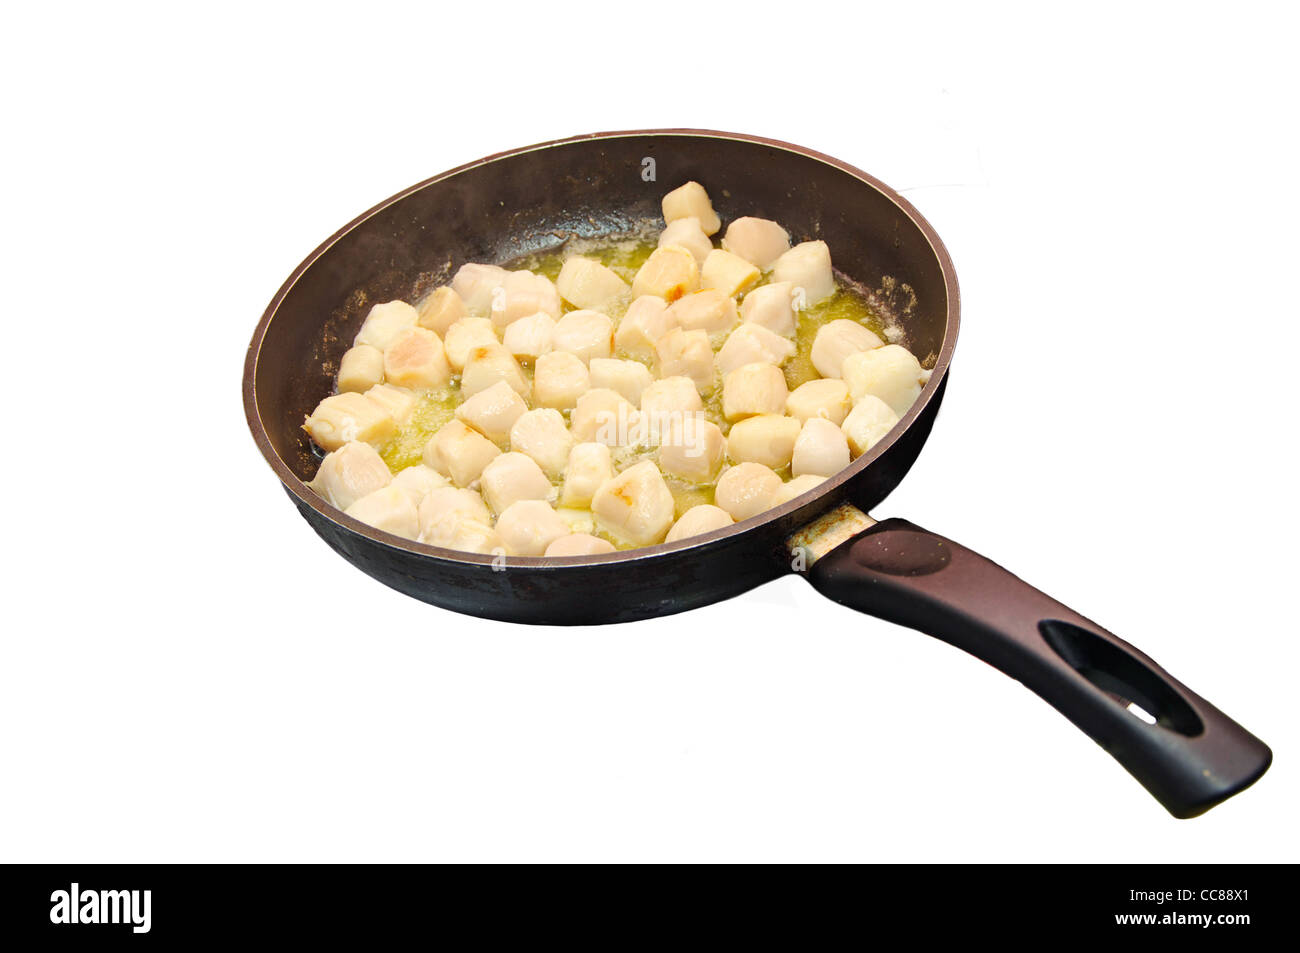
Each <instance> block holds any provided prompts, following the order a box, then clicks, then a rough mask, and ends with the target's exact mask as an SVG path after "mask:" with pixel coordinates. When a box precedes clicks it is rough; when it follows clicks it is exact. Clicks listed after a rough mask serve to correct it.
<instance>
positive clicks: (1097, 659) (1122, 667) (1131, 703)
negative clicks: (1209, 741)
mask: <svg viewBox="0 0 1300 953" xmlns="http://www.w3.org/2000/svg"><path fill="white" fill-rule="evenodd" d="M1038 631H1039V632H1040V633H1041V634H1042V636H1043V640H1044V641H1045V642H1047V644H1048V645H1050V646H1051V647H1052V651H1054V652H1055V653H1056V654H1057V655H1059V656H1060V657H1061V659H1062V660H1063V661H1064V662H1065V663H1066V664H1067V665H1069V666H1070V667H1071V668H1072V669H1074V670H1075V671H1076V672H1078V673H1079V674H1080V675H1081V676H1082V677H1083V678H1085V679H1087V680H1088V681H1089V682H1090V683H1092V684H1093V685H1095V686H1096V687H1097V688H1099V689H1101V690H1102V691H1103V692H1105V693H1106V694H1107V695H1109V696H1110V697H1111V698H1112V699H1114V701H1115V702H1116V703H1117V704H1118V705H1119V706H1120V707H1122V708H1126V709H1128V710H1129V711H1130V712H1131V713H1132V714H1134V715H1135V716H1136V717H1139V718H1141V715H1138V714H1137V712H1136V711H1133V708H1134V707H1136V708H1137V710H1138V711H1140V712H1142V714H1145V715H1147V716H1148V718H1141V720H1142V721H1146V722H1147V723H1148V724H1152V723H1154V724H1157V725H1159V726H1161V727H1162V728H1168V729H1169V730H1171V731H1176V732H1178V733H1179V734H1181V735H1187V736H1189V737H1191V736H1194V735H1199V734H1200V733H1201V732H1202V731H1204V730H1205V726H1204V725H1202V724H1201V719H1200V716H1199V715H1197V714H1196V712H1195V711H1194V710H1193V709H1192V707H1191V706H1190V705H1188V704H1187V702H1186V701H1184V700H1183V697H1182V696H1181V695H1179V694H1178V692H1176V691H1174V689H1173V688H1171V687H1170V686H1169V684H1168V683H1167V682H1166V681H1165V680H1164V679H1163V678H1161V677H1160V676H1159V675H1157V674H1156V673H1155V672H1153V671H1152V670H1151V669H1150V668H1149V667H1147V665H1146V664H1145V663H1143V662H1140V661H1138V660H1137V659H1136V658H1134V657H1133V656H1132V655H1129V654H1128V653H1127V652H1125V651H1124V650H1123V649H1121V648H1120V647H1119V646H1118V645H1116V644H1115V643H1113V642H1111V641H1109V640H1107V639H1104V638H1102V637H1101V636H1100V635H1097V634H1096V633H1095V632H1089V631H1088V630H1087V629H1084V628H1081V627H1079V626H1077V625H1074V624H1073V623H1070V622H1061V621H1060V620H1057V619H1044V620H1043V621H1042V622H1040V623H1038ZM1148 719H1150V720H1148Z"/></svg>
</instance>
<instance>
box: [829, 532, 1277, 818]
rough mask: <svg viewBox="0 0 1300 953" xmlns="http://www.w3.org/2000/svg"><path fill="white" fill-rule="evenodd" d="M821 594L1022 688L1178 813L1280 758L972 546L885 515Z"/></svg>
mask: <svg viewBox="0 0 1300 953" xmlns="http://www.w3.org/2000/svg"><path fill="white" fill-rule="evenodd" d="M808 577H809V580H810V581H811V582H812V585H813V587H814V588H816V589H817V590H818V591H819V592H821V593H822V594H823V595H825V596H828V597H829V598H831V599H833V600H835V601H836V602H839V603H841V604H843V605H846V606H849V607H850V608H852V609H857V610H859V611H861V612H866V613H870V614H871V615H874V616H879V617H880V618H882V619H888V620H889V621H891V622H897V623H898V624H900V625H905V626H908V627H909V628H913V629H918V630H920V631H921V632H925V633H926V634H928V635H932V636H935V637H936V638H939V639H942V640H943V641H945V642H948V643H951V644H952V645H955V646H957V647H958V648H960V649H964V650H965V651H967V652H969V653H971V654H972V655H974V656H976V657H977V658H980V659H983V660H984V661H985V662H988V663H989V664H990V665H992V666H993V667H994V668H997V669H999V670H1000V671H1002V672H1005V673H1006V674H1008V675H1010V676H1011V677H1012V678H1015V679H1018V680H1019V681H1021V682H1023V683H1024V684H1025V686H1026V687H1027V688H1029V689H1030V690H1031V691H1033V692H1035V693H1036V694H1038V695H1039V696H1041V697H1042V698H1043V699H1045V700H1046V701H1047V702H1048V703H1050V704H1051V705H1052V706H1053V707H1055V708H1056V709H1057V710H1058V711H1060V712H1061V713H1062V714H1063V715H1065V717H1066V718H1069V719H1070V720H1071V721H1072V722H1074V723H1075V725H1077V726H1078V727H1079V728H1081V729H1083V731H1084V732H1085V733H1087V735H1088V736H1089V737H1091V738H1092V739H1093V740H1094V741H1096V742H1097V743H1098V744H1099V745H1101V746H1102V747H1103V748H1105V749H1106V750H1107V751H1108V752H1110V754H1111V755H1112V756H1113V757H1114V758H1115V759H1116V760H1117V761H1119V763H1120V764H1122V765H1123V766H1124V767H1125V768H1126V769H1127V770H1128V771H1129V773H1130V774H1132V775H1133V776H1134V777H1135V778H1137V779H1138V781H1139V782H1141V783H1142V785H1143V786H1144V787H1145V788H1146V789H1147V790H1148V791H1150V792H1151V794H1153V795H1154V796H1155V798H1156V800H1158V801H1159V802H1160V803H1161V804H1163V805H1164V806H1165V808H1166V809H1168V811H1169V813H1171V814H1173V815H1174V816H1175V817H1195V816H1196V815H1198V814H1201V813H1203V812H1205V811H1208V810H1209V809H1210V808H1212V807H1214V805H1216V804H1218V803H1219V802H1220V801H1223V800H1226V799H1227V798H1230V797H1232V795H1234V794H1236V793H1238V792H1239V791H1242V790H1244V789H1245V788H1247V787H1249V786H1250V785H1251V784H1252V783H1254V782H1255V781H1256V780H1258V779H1259V777H1260V776H1261V775H1263V773H1264V772H1265V771H1266V770H1268V766H1269V763H1270V762H1271V761H1272V759H1273V753H1272V752H1271V751H1270V750H1269V749H1268V746H1267V745H1265V744H1264V743H1263V742H1262V741H1260V740H1259V739H1258V738H1256V737H1255V736H1254V735H1252V734H1251V733H1250V732H1248V731H1247V730H1246V729H1244V728H1242V727H1241V726H1240V725H1238V724H1237V723H1236V722H1235V721H1233V720H1232V719H1230V718H1229V717H1228V716H1227V715H1225V714H1223V712H1221V711H1219V710H1218V709H1217V708H1215V707H1214V706H1213V705H1211V704H1210V703H1209V702H1207V701H1205V700H1204V699H1203V698H1201V697H1200V696H1199V695H1196V694H1195V693H1193V692H1192V691H1190V690H1189V689H1188V688H1186V687H1185V686H1184V685H1182V684H1181V683H1180V682H1178V681H1177V680H1176V679H1174V678H1173V677H1172V676H1171V675H1169V673H1168V672H1166V671H1165V670H1164V669H1162V668H1161V667H1160V666H1159V665H1157V664H1156V663H1155V662H1154V661H1152V660H1151V659H1150V658H1149V657H1147V656H1146V655H1144V654H1143V653H1142V652H1140V651H1138V650H1137V649H1136V648H1134V647H1133V646H1131V645H1129V644H1128V643H1127V642H1124V641H1122V640H1121V639H1118V638H1116V637H1115V636H1114V635H1112V634H1111V633H1109V632H1107V631H1106V630H1105V629H1103V628H1101V626H1099V625H1097V624H1096V623H1094V622H1090V621H1089V620H1087V619H1085V618H1084V617H1083V616H1081V615H1079V614H1078V613H1076V612H1073V611H1072V610H1070V609H1067V608H1066V607H1065V606H1063V605H1061V604H1060V603H1059V602H1057V601H1056V600H1055V599H1052V598H1051V597H1050V596H1048V595H1046V594H1045V593H1042V592H1039V591H1038V590H1037V589H1035V588H1033V587H1032V586H1030V585H1029V584H1028V583H1026V582H1024V581H1023V580H1021V579H1019V578H1018V577H1016V576H1014V575H1012V574H1011V573H1009V572H1007V571H1006V570H1005V569H1003V568H1002V567H1001V566H999V565H997V564H996V563H994V562H992V561H991V560H988V559H985V558H984V557H983V556H981V555H979V554H978V553H975V552H973V551H971V550H969V549H966V548H965V547H964V546H960V545H958V544H957V543H954V542H952V541H951V540H948V539H945V538H944V537H942V536H938V535H936V534H934V533H931V532H929V531H927V530H924V529H922V528H921V527H919V526H916V525H914V524H912V523H909V522H907V521H906V520H901V519H887V520H883V521H881V522H879V523H876V524H875V525H874V526H872V527H871V528H870V529H867V530H866V531H865V532H862V533H859V534H857V535H856V536H854V537H852V538H851V539H849V540H848V541H846V542H844V543H841V544H840V545H838V546H836V547H835V548H834V549H832V550H831V551H830V552H828V553H827V554H826V555H824V556H822V557H821V558H820V559H818V560H817V561H816V562H815V563H813V565H812V566H811V568H810V569H809V571H808Z"/></svg>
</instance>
